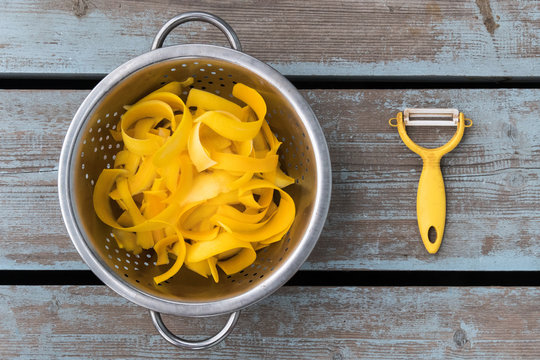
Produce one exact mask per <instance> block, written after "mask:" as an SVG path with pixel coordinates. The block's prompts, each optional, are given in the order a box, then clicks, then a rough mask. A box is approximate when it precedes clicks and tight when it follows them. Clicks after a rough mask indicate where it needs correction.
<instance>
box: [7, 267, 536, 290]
mask: <svg viewBox="0 0 540 360" xmlns="http://www.w3.org/2000/svg"><path fill="white" fill-rule="evenodd" d="M2 285H38V286H39V285H103V283H102V282H101V280H99V279H98V278H97V277H96V276H95V275H94V273H92V272H91V271H89V270H2V271H0V286H2ZM285 286H540V271H309V270H302V271H298V272H297V273H296V274H295V275H294V276H293V277H292V279H290V280H289V281H288V282H287V283H286V284H285Z"/></svg>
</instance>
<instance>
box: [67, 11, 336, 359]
mask: <svg viewBox="0 0 540 360" xmlns="http://www.w3.org/2000/svg"><path fill="white" fill-rule="evenodd" d="M191 20H201V21H206V22H210V23H212V24H214V25H216V26H218V27H219V28H220V29H221V30H222V31H223V32H224V33H225V34H226V35H227V37H228V39H229V41H230V42H231V45H232V46H233V48H235V49H237V50H240V43H239V41H238V39H237V37H236V35H235V33H234V31H233V30H232V29H231V28H230V27H229V26H228V25H227V24H226V23H225V22H223V20H221V19H219V18H217V17H215V16H213V15H210V14H207V13H200V12H197V13H185V14H182V15H179V16H178V17H176V18H174V19H172V20H171V21H169V22H168V23H167V24H166V25H165V26H164V27H163V28H162V29H161V31H160V32H159V33H158V35H157V36H156V39H155V40H154V45H153V51H151V52H149V53H146V54H143V55H141V56H139V57H137V58H134V59H132V60H130V61H128V62H127V63H125V64H123V65H121V66H120V67H118V68H117V69H115V70H114V71H113V72H111V73H110V74H109V75H108V76H107V77H105V78H104V79H103V81H101V82H100V83H99V84H98V85H97V86H96V87H95V88H94V90H93V91H92V92H91V93H90V94H89V95H88V97H87V98H86V99H85V100H84V102H83V103H82V105H81V106H80V108H79V110H78V111H77V113H76V114H75V117H74V118H73V121H72V123H71V126H70V128H69V130H68V132H67V135H66V138H65V141H64V145H63V148H62V153H61V157H60V165H59V179H58V181H59V196H60V205H61V208H62V215H63V217H64V222H65V224H66V227H67V229H68V232H69V235H70V237H71V239H72V241H73V243H74V245H75V247H76V248H77V250H78V252H79V253H80V255H81V257H82V258H83V260H84V261H85V262H86V263H87V264H88V266H89V267H90V269H91V270H92V271H93V272H94V273H95V274H96V275H97V276H98V277H99V278H100V279H101V280H102V281H103V282H104V283H105V284H107V285H108V286H109V287H111V288H112V289H113V290H114V291H116V292H117V293H119V294H120V295H122V296H124V297H125V298H127V299H128V300H130V301H132V302H134V303H136V304H139V305H141V306H143V307H146V308H148V309H150V310H151V313H152V319H153V321H154V324H155V325H156V327H157V328H158V331H159V332H160V333H161V334H162V335H163V336H164V337H165V338H166V339H167V340H168V341H169V342H171V343H173V344H175V345H177V346H184V347H190V348H205V347H209V346H211V345H213V344H215V343H217V342H219V341H220V340H222V339H223V338H224V337H225V336H226V335H227V334H228V333H229V332H230V331H231V329H232V327H233V326H234V323H235V321H236V319H237V317H238V310H240V309H242V308H244V307H246V306H248V305H251V304H253V303H255V302H256V301H259V300H261V299H262V298H264V297H265V296H267V295H269V294H271V293H272V292H274V291H275V290H277V289H278V288H279V287H280V286H282V285H283V284H284V283H285V282H286V281H287V280H288V279H289V278H290V277H291V276H292V275H293V274H294V273H295V272H296V271H297V270H298V268H299V267H300V266H301V264H302V263H303V262H304V261H305V260H306V258H307V257H308V255H309V253H310V252H311V250H312V249H313V247H314V245H315V243H316V241H317V239H318V237H319V235H320V232H321V230H322V227H323V225H324V220H325V218H326V214H327V210H328V206H329V201H330V191H331V168H330V158H329V154H328V148H327V145H326V141H325V138H324V135H323V133H322V131H321V128H320V126H319V124H318V122H317V119H316V117H315V115H314V114H313V112H312V110H311V109H310V107H309V105H308V104H307V103H306V101H305V100H304V99H303V97H302V96H301V95H300V94H299V93H298V91H297V90H296V89H295V88H294V87H293V86H292V85H291V84H290V83H289V81H287V80H286V79H285V78H284V77H283V76H282V75H281V74H279V73H278V72H277V71H276V70H274V69H273V68H271V67H269V66H268V65H266V64H264V63H262V62H260V61H259V60H257V59H255V58H253V57H251V56H249V55H246V54H244V53H242V52H240V51H237V50H232V49H228V48H224V47H218V46H211V45H200V44H189V45H177V46H171V47H166V48H159V47H160V46H161V45H162V43H163V40H164V38H165V37H166V36H167V34H168V33H169V32H170V31H171V30H172V28H174V27H175V26H177V25H178V24H180V23H183V22H186V21H191ZM190 76H191V77H193V78H194V83H193V85H192V87H194V88H197V89H201V90H206V91H209V92H212V93H215V94H218V95H220V96H222V97H225V98H229V99H230V100H232V101H235V99H234V98H233V96H232V88H233V86H234V84H236V83H237V82H239V83H244V84H246V85H248V86H250V87H253V88H255V89H256V90H257V91H258V92H259V93H260V94H261V95H262V96H263V98H264V99H265V101H266V104H267V107H268V113H267V116H266V118H267V120H268V122H269V124H270V127H271V129H272V131H274V133H275V134H276V136H277V138H278V139H279V140H280V141H281V142H282V143H283V144H282V146H281V148H280V151H279V158H280V162H281V165H282V168H283V170H284V171H286V172H287V173H288V174H289V175H290V176H292V177H293V178H295V179H296V183H295V184H293V185H291V186H289V187H287V189H286V190H287V192H288V193H289V194H290V195H291V196H292V198H293V199H294V201H295V204H296V207H297V215H296V218H295V220H294V223H293V225H292V227H291V229H290V231H289V232H288V233H287V235H286V236H285V238H284V239H283V240H282V241H281V242H278V243H275V244H273V245H272V246H270V247H267V248H265V249H262V250H261V251H259V252H258V255H257V259H256V261H255V263H254V264H253V265H251V266H250V267H249V268H247V269H245V270H243V271H241V272H240V273H237V274H235V275H231V276H225V275H224V274H223V273H222V274H221V275H222V276H221V278H220V282H219V283H217V284H215V283H213V280H211V279H205V278H203V277H201V276H199V275H197V274H195V273H193V272H191V271H189V270H186V269H185V268H184V269H182V270H181V271H180V272H179V273H178V274H176V275H175V276H174V277H172V278H171V279H169V280H167V281H165V282H164V283H161V284H159V285H155V283H154V282H153V277H154V276H156V275H158V274H160V273H163V272H164V271H165V270H166V268H167V265H165V266H161V267H159V268H158V267H156V266H155V261H156V256H155V254H154V253H153V252H152V251H146V252H142V253H141V254H139V255H133V254H131V253H129V252H127V251H125V250H124V249H119V248H118V247H117V245H116V241H115V240H114V239H113V237H112V235H111V229H110V228H109V227H108V226H106V225H104V224H103V223H102V222H101V221H100V220H99V219H98V218H97V216H96V215H95V213H94V209H93V203H92V193H93V187H94V184H95V182H96V181H97V178H98V176H99V174H100V173H101V171H102V170H103V169H105V168H111V167H112V166H113V163H114V159H115V154H116V153H117V152H118V151H119V150H120V148H121V146H122V145H121V144H120V143H118V142H116V141H115V140H114V139H113V137H112V136H111V135H110V132H109V130H111V129H115V127H116V124H117V123H118V121H119V119H120V116H121V115H122V114H123V112H124V109H123V105H126V104H132V103H134V102H135V101H136V100H138V99H140V98H141V97H143V96H144V95H146V94H148V93H149V92H151V91H153V90H155V89H157V88H159V87H161V86H163V85H164V84H166V83H168V82H170V81H175V80H177V81H183V80H185V79H186V78H188V77H190ZM186 94H187V92H186V93H185V94H184V95H186ZM169 266H170V265H169ZM159 312H163V313H169V314H176V315H182V316H212V315H218V314H225V313H231V312H232V313H233V314H232V315H231V317H230V318H229V322H228V323H227V325H226V327H225V328H224V329H223V330H222V331H221V332H220V333H219V334H217V335H216V336H214V337H212V338H210V339H207V340H205V341H202V342H190V341H186V340H182V339H180V338H178V337H176V336H175V335H173V334H171V333H170V332H169V331H168V330H167V329H166V328H165V326H164V325H163V322H162V321H161V317H160V315H159Z"/></svg>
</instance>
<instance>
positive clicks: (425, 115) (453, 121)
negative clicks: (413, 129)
mask: <svg viewBox="0 0 540 360" xmlns="http://www.w3.org/2000/svg"><path fill="white" fill-rule="evenodd" d="M403 121H404V123H405V126H457V125H458V121H459V111H458V110H457V109H428V108H425V109H423V108H416V109H415V108H412V109H405V110H404V111H403Z"/></svg>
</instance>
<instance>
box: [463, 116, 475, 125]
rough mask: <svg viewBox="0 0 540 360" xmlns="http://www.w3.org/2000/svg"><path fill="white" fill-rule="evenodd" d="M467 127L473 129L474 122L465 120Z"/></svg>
mask: <svg viewBox="0 0 540 360" xmlns="http://www.w3.org/2000/svg"><path fill="white" fill-rule="evenodd" d="M464 120H465V127H471V126H472V124H473V122H472V120H471V119H468V118H465V119H464Z"/></svg>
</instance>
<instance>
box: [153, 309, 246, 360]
mask: <svg viewBox="0 0 540 360" xmlns="http://www.w3.org/2000/svg"><path fill="white" fill-rule="evenodd" d="M239 315H240V312H239V311H235V312H233V313H232V314H231V315H230V316H229V319H228V320H227V323H226V324H225V325H224V326H223V328H222V329H221V330H220V331H219V332H218V333H217V334H216V335H214V336H212V337H209V338H208V339H205V340H198V341H190V340H186V339H182V338H179V337H178V336H176V335H174V334H173V333H172V332H171V331H170V330H169V329H168V328H167V326H165V324H164V323H163V320H162V319H161V315H160V314H159V313H158V312H155V311H152V310H150V317H151V318H152V322H153V323H154V326H155V327H156V329H157V331H158V332H159V334H160V335H161V336H163V338H165V340H167V341H168V342H169V343H171V344H173V345H174V346H178V347H181V348H185V349H190V350H204V349H208V348H209V347H212V346H214V345H217V344H219V343H220V342H221V341H223V340H224V339H225V338H226V337H227V336H228V335H229V334H230V333H231V331H232V330H233V329H234V326H235V325H236V322H237V321H238V316H239Z"/></svg>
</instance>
